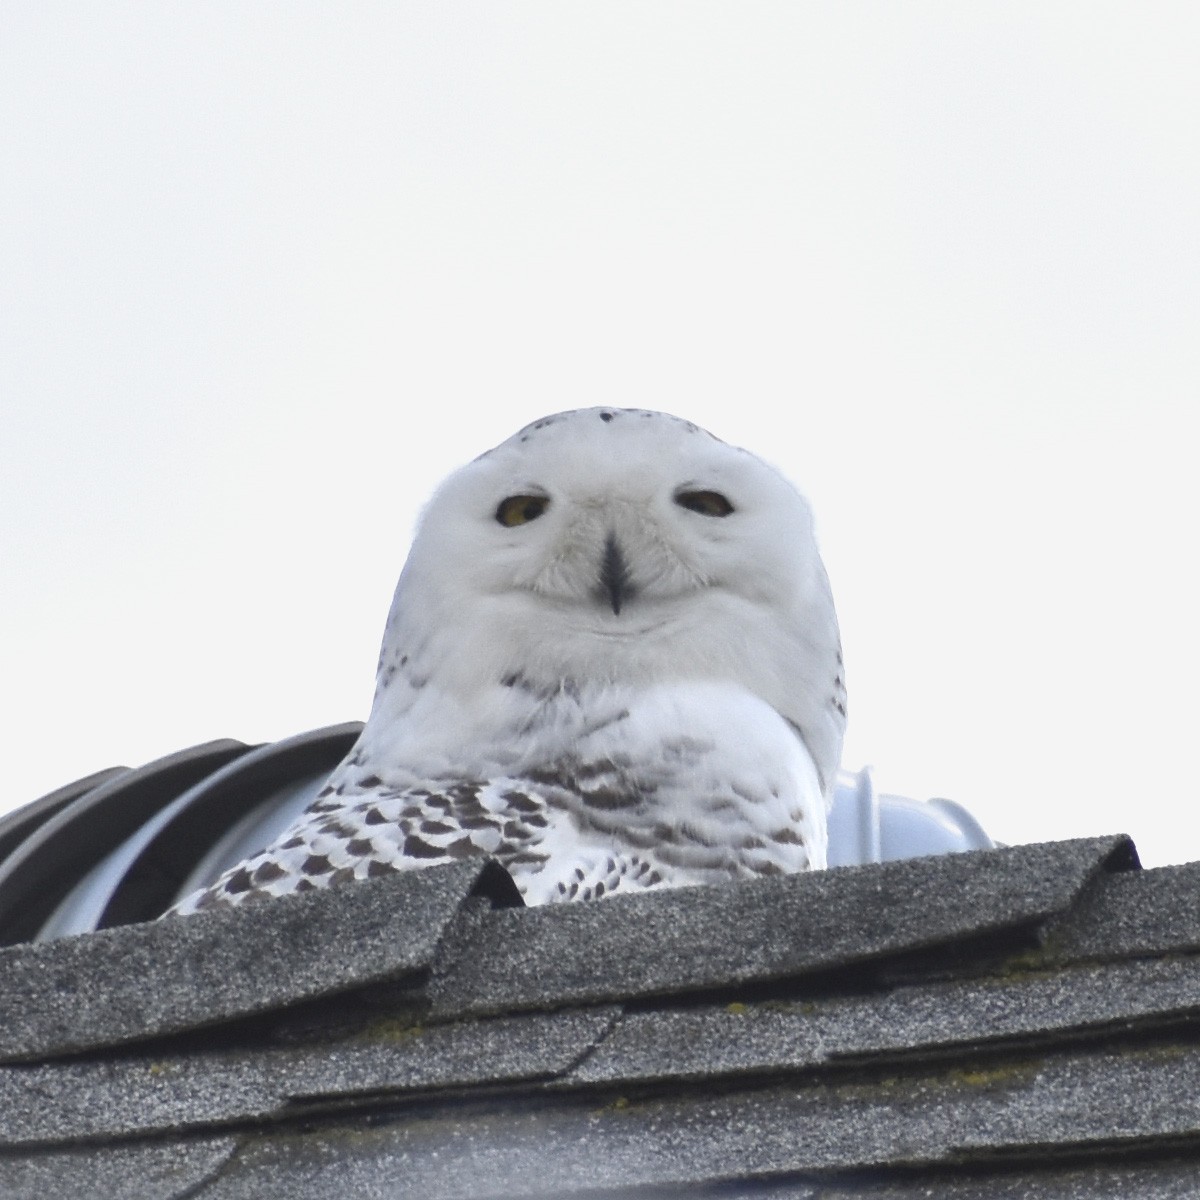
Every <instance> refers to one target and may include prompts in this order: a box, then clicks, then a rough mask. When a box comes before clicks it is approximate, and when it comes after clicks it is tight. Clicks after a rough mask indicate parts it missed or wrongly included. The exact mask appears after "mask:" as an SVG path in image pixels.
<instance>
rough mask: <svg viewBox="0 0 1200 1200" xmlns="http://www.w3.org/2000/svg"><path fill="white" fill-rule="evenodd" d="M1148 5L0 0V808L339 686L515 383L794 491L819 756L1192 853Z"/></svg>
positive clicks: (1183, 435) (236, 727)
mask: <svg viewBox="0 0 1200 1200" xmlns="http://www.w3.org/2000/svg"><path fill="white" fill-rule="evenodd" d="M1195 12H1196V10H1195V6H1194V4H1191V3H1180V4H1167V3H1153V2H1146V0H1142V2H1140V3H1137V4H1130V3H1123V4H1106V3H1098V2H1088V3H1082V2H1081V3H1054V2H1046V0H1037V2H1030V3H1021V2H1017V0H1004V2H1003V3H995V4H993V3H983V2H980V0H972V2H971V3H970V4H962V3H957V2H955V3H901V4H897V3H894V2H893V0H888V2H886V3H872V2H864V3H853V2H850V3H848V2H845V0H836V2H830V3H798V2H796V0H788V2H785V3H767V2H755V0H737V2H732V0H731V2H729V3H723V4H712V3H701V2H699V0H685V2H681V3H665V2H661V0H635V2H633V3H623V2H619V0H589V2H587V3H579V2H575V0H545V2H543V3H502V2H496V0H488V2H480V3H455V2H451V0H438V2H436V3H416V2H413V0H405V2H404V3H394V2H387V3H383V2H381V3H370V2H365V0H363V2H346V0H337V2H336V3H335V2H334V0H327V2H326V3H303V2H301V0H288V2H287V3H265V2H258V0H207V2H206V0H197V2H196V3H188V4H175V3H163V2H158V0H155V2H153V3H129V2H124V0H105V3H103V4H96V3H90V2H78V3H56V2H54V0H38V2H37V3H32V2H30V3H17V2H14V0H7V2H4V3H0V24H2V32H0V339H2V347H0V672H2V674H0V739H2V744H0V750H2V753H3V759H2V768H0V769H2V778H3V784H2V786H0V809H4V808H8V807H12V806H15V805H18V804H21V803H24V802H26V801H28V800H31V799H33V798H35V797H37V796H39V795H41V794H42V793H44V792H46V791H49V790H51V789H52V788H54V787H56V786H58V785H59V784H62V783H65V782H67V781H69V780H71V779H74V778H76V777H78V776H81V775H84V774H88V773H90V772H92V771H94V770H97V769H99V768H101V767H104V766H108V765H111V764H113V763H125V764H130V765H136V764H140V763H142V762H145V761H146V760H148V759H152V758H154V757H157V756H159V755H161V754H164V753H168V752H170V751H173V750H176V749H180V748H182V747H184V746H188V745H191V744H194V743H197V742H202V741H206V740H208V739H210V738H215V737H219V736H234V737H238V738H241V739H243V740H246V741H261V740H267V739H276V738H280V737H285V736H288V735H290V734H293V733H297V732H300V731H302V730H304V729H308V728H312V727H315V726H319V725H324V724H328V723H332V722H337V721H342V720H347V719H351V718H356V717H357V718H361V717H364V716H365V715H366V712H367V708H368V705H369V701H370V696H371V692H372V687H373V672H374V662H375V655H376V650H377V644H378V637H379V633H380V630H381V628H382V623H383V618H384V615H385V613H386V610H387V607H388V603H389V601H390V597H391V590H392V587H393V584H394V581H395V577H396V575H397V573H398V571H399V568H400V566H401V564H402V562H403V559H404V556H405V552H406V548H407V545H408V541H409V538H410V534H411V530H412V526H413V522H414V520H415V517H416V515H417V513H418V511H419V508H420V505H421V503H422V502H423V500H424V499H425V498H426V497H427V495H428V493H429V491H430V490H431V489H432V487H433V486H434V484H435V483H436V481H437V480H438V479H439V478H440V477H441V476H442V475H444V474H445V473H446V472H447V471H448V470H450V469H451V468H453V467H454V466H456V465H457V464H459V463H460V462H463V461H465V460H466V459H468V458H470V457H473V456H474V455H475V454H477V453H479V452H480V451H482V450H484V449H486V448H487V447H488V446H490V445H492V444H494V443H495V442H498V441H500V440H502V439H503V438H504V437H506V436H508V435H509V434H510V433H512V432H514V431H515V430H516V429H517V428H518V427H519V426H520V425H522V424H523V423H525V422H527V421H529V420H531V419H533V418H536V417H538V416H540V415H542V414H544V413H547V412H553V411H556V410H559V409H563V408H573V407H578V406H582V405H590V404H597V403H604V404H616V405H630V406H643V407H656V408H664V409H667V410H669V411H673V412H675V413H678V414H680V415H682V416H686V417H689V418H691V419H693V420H695V421H697V422H699V423H700V424H703V425H705V426H706V427H708V428H709V429H711V430H712V431H713V432H714V433H716V434H718V435H719V436H721V437H723V438H725V439H726V440H728V441H732V442H735V443H738V444H741V445H744V446H747V447H748V448H750V449H752V450H755V451H757V452H758V453H760V454H761V455H762V456H764V457H766V458H768V459H769V460H771V461H773V462H774V463H776V464H777V465H779V466H780V467H781V468H782V469H783V470H784V471H785V472H786V473H787V474H788V475H789V476H791V477H792V478H793V479H794V480H796V481H797V483H798V484H799V485H800V486H801V488H802V489H803V490H804V491H806V492H807V493H808V495H809V496H810V498H811V499H812V501H813V504H814V507H815V509H816V512H817V519H818V529H819V533H820V536H821V541H822V545H823V548H824V553H825V558H826V562H827V565H828V567H829V572H830V575H831V577H832V580H833V584H834V590H835V594H836V597H837V600H838V604H839V610H840V614H841V620H842V630H843V638H844V642H845V648H846V661H847V669H848V680H849V686H850V731H849V735H848V739H847V742H846V752H845V763H846V765H847V766H850V767H857V766H860V765H862V764H863V763H866V762H869V763H872V764H874V765H875V767H876V777H877V781H878V783H879V784H880V786H881V787H882V788H883V789H884V790H888V791H896V792H901V793H907V794H909V795H914V796H920V797H924V796H930V795H945V796H950V797H953V798H955V799H957V800H959V801H961V802H962V803H964V804H965V805H967V807H969V808H970V809H971V810H972V811H973V812H974V813H975V814H976V815H977V816H978V817H979V818H980V820H981V821H982V822H983V824H984V825H985V827H986V828H987V829H988V830H989V832H991V833H992V834H993V835H994V836H996V837H998V838H1000V839H1002V840H1005V841H1009V842H1020V841H1034V840H1042V839H1048V838H1058V837H1069V836H1076V835H1084V834H1092V833H1109V832H1117V831H1127V832H1129V833H1132V834H1133V835H1134V837H1135V838H1136V840H1137V842H1138V845H1139V847H1140V849H1141V851H1142V856H1143V860H1144V861H1145V862H1147V863H1151V864H1156V863H1166V862H1175V861H1183V860H1192V859H1200V818H1198V817H1197V804H1196V797H1197V794H1198V791H1200V786H1198V785H1200V780H1198V779H1197V772H1196V769H1195V764H1194V754H1195V746H1196V730H1197V726H1198V718H1200V700H1198V699H1197V686H1196V678H1197V668H1198V667H1200V639H1198V637H1197V621H1196V614H1197V610H1198V608H1200V583H1198V572H1197V567H1196V540H1197V539H1196V526H1197V516H1198V510H1200V503H1198V502H1200V484H1198V482H1197V473H1196V470H1195V467H1194V461H1195V446H1196V424H1197V423H1198V420H1200V419H1198V418H1197V415H1196V412H1195V410H1196V408H1197V400H1198V397H1200V389H1198V386H1197V385H1198V383H1200V324H1198V322H1197V316H1198V308H1200V281H1198V266H1197V262H1198V259H1197V249H1198V247H1197V241H1198V235H1197V228H1198V216H1200V136H1198V135H1197V132H1196V130H1197V124H1196V113H1197V111H1200V52H1198V40H1197V26H1196V17H1195V16H1194V14H1195Z"/></svg>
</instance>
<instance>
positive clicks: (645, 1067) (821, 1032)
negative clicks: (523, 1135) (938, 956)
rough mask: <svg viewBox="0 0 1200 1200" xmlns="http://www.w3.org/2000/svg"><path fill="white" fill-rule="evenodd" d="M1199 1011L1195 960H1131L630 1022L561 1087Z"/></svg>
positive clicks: (974, 1041)
mask: <svg viewBox="0 0 1200 1200" xmlns="http://www.w3.org/2000/svg"><path fill="white" fill-rule="evenodd" d="M1198 1012H1200V961H1197V960H1196V959H1177V960H1171V961H1165V962H1162V961H1155V960H1149V961H1135V962H1129V963H1119V964H1114V965H1112V966H1107V967H1082V968H1074V969H1070V970H1064V971H1054V972H1048V971H1042V972H1037V973H1018V974H1016V975H1013V976H1000V977H992V978H985V979H980V980H965V981H953V982H946V983H931V984H925V985H916V986H910V987H903V988H898V989H896V990H894V991H891V992H889V993H886V994H882V995H881V994H878V993H872V994H870V995H867V996H851V997H833V998H829V999H808V1000H796V1001H782V1000H770V1001H766V1002H762V1003H753V1002H751V1003H740V1002H739V1003H733V1004H727V1005H710V1004H706V1005H698V1006H689V1007H686V1008H666V1009H662V1010H657V1011H648V1012H630V1013H627V1014H625V1015H624V1016H623V1017H622V1018H621V1020H620V1021H619V1022H617V1024H616V1026H615V1028H614V1029H613V1031H612V1032H611V1033H610V1034H609V1035H608V1036H607V1037H606V1038H605V1039H604V1041H603V1042H602V1043H601V1044H600V1045H599V1046H598V1047H597V1048H596V1050H595V1051H593V1053H591V1054H590V1055H589V1056H588V1057H587V1058H586V1059H584V1061H583V1062H582V1063H580V1065H579V1066H578V1067H577V1068H576V1069H575V1070H574V1071H572V1072H571V1074H570V1075H569V1076H567V1077H566V1078H565V1079H564V1080H563V1084H564V1086H571V1085H573V1084H577V1083H599V1082H603V1083H608V1084H611V1085H613V1086H625V1085H627V1084H631V1083H638V1082H642V1083H644V1082H647V1081H649V1080H655V1079H703V1078H709V1079H717V1078H719V1077H721V1076H723V1075H729V1074H734V1075H736V1074H739V1073H740V1074H747V1073H752V1072H753V1073H764V1072H782V1071H795V1070H801V1069H806V1070H811V1069H813V1068H817V1067H825V1068H838V1067H840V1068H846V1067H849V1066H851V1065H855V1064H859V1063H864V1062H871V1063H875V1062H880V1061H885V1062H892V1063H900V1062H902V1061H905V1060H919V1059H920V1058H922V1057H930V1056H934V1055H944V1054H946V1053H948V1052H950V1051H955V1052H958V1053H964V1052H970V1051H971V1050H974V1049H977V1048H984V1047H996V1046H1000V1045H1003V1046H1005V1047H1006V1048H1008V1049H1009V1050H1010V1051H1011V1052H1014V1053H1018V1052H1019V1053H1028V1052H1029V1051H1030V1050H1031V1049H1033V1048H1037V1047H1039V1046H1044V1045H1047V1044H1050V1043H1053V1042H1056V1041H1060V1040H1061V1039H1062V1038H1063V1037H1064V1036H1071V1037H1078V1036H1080V1035H1082V1034H1089V1035H1090V1036H1092V1037H1097V1036H1103V1035H1104V1034H1105V1033H1107V1032H1108V1031H1110V1030H1120V1031H1121V1032H1123V1033H1128V1032H1129V1031H1130V1030H1134V1029H1137V1028H1149V1027H1153V1026H1156V1025H1168V1024H1171V1023H1173V1022H1175V1021H1178V1020H1179V1019H1180V1018H1182V1017H1185V1016H1188V1015H1194V1014H1196V1013H1198Z"/></svg>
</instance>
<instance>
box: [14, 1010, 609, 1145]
mask: <svg viewBox="0 0 1200 1200" xmlns="http://www.w3.org/2000/svg"><path fill="white" fill-rule="evenodd" d="M617 1012H618V1010H617V1009H616V1008H612V1007H609V1008H596V1009H588V1010H586V1011H582V1012H578V1011H577V1012H561V1013H532V1014H528V1015H525V1016H521V1017H500V1018H496V1019H494V1020H487V1021H471V1022H469V1023H467V1024H465V1025H461V1026H460V1025H435V1026H430V1027H421V1026H419V1025H413V1024H411V1023H408V1022H400V1021H395V1020H389V1019H388V1018H386V1017H381V1018H380V1019H378V1020H377V1021H375V1022H374V1023H373V1024H371V1025H369V1026H368V1027H367V1028H366V1029H364V1031H363V1032H362V1033H361V1034H360V1035H358V1036H355V1037H351V1038H345V1039H342V1040H340V1041H336V1042H332V1043H331V1042H328V1041H323V1042H321V1043H320V1044H317V1045H310V1046H284V1047H280V1046H269V1045H268V1046H263V1047H258V1048H254V1049H230V1050H214V1051H209V1052H204V1051H196V1050H194V1049H193V1050H191V1051H189V1052H175V1053H170V1052H166V1053H162V1054H157V1055H133V1056H131V1057H127V1058H118V1059H112V1058H103V1059H94V1058H88V1059H84V1060H66V1061H62V1062H54V1063H49V1064H41V1063H38V1064H32V1063H21V1064H12V1065H9V1066H0V1145H6V1146H13V1145H39V1144H53V1143H67V1142H70V1141H72V1140H77V1139H93V1138H104V1137H110V1138H113V1137H128V1136H132V1135H137V1134H143V1135H144V1134H150V1133H156V1132H170V1131H172V1130H176V1129H180V1128H189V1129H196V1128H200V1127H212V1126H218V1125H229V1124H233V1123H245V1122H247V1121H261V1120H266V1119H269V1118H275V1119H281V1118H284V1117H287V1116H289V1115H294V1114H295V1112H297V1111H299V1110H300V1109H302V1108H305V1107H307V1108H316V1107H320V1106H322V1105H326V1106H327V1105H328V1104H329V1103H330V1102H333V1101H338V1100H345V1099H348V1098H353V1097H362V1096H373V1095H379V1094H384V1093H387V1094H394V1095H398V1096H399V1095H403V1094H404V1093H406V1092H414V1091H421V1090H428V1089H432V1088H440V1089H456V1088H468V1087H479V1086H496V1085H500V1084H512V1083H515V1082H518V1081H531V1080H537V1079H548V1078H552V1077H554V1076H558V1075H562V1074H564V1073H565V1072H566V1071H568V1070H569V1069H570V1068H571V1067H572V1066H573V1065H574V1064H575V1063H576V1062H578V1060H579V1059H580V1058H581V1057H583V1055H585V1054H586V1053H587V1051H588V1050H589V1049H590V1048H591V1047H592V1046H593V1045H594V1044H595V1043H596V1042H597V1041H598V1040H600V1039H601V1038H603V1036H604V1035H605V1034H606V1033H607V1031H608V1030H609V1028H610V1027H611V1026H612V1023H613V1021H614V1020H615V1019H616V1016H617Z"/></svg>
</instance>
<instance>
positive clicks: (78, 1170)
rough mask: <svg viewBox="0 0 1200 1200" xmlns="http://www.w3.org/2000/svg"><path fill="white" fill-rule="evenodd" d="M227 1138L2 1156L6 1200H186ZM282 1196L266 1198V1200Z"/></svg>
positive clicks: (230, 1142)
mask: <svg viewBox="0 0 1200 1200" xmlns="http://www.w3.org/2000/svg"><path fill="white" fill-rule="evenodd" d="M235 1146H236V1142H235V1141H234V1139H233V1138H229V1137H215V1138H190V1139H187V1140H185V1141H175V1142H139V1143H134V1144H130V1145H125V1146H94V1147H93V1146H83V1147H79V1148H78V1149H72V1150H56V1151H48V1152H47V1151H36V1152H33V1153H28V1154H5V1155H3V1156H0V1196H3V1197H4V1200H60V1198H65V1197H69V1200H184V1197H189V1196H194V1195H196V1190H195V1189H196V1188H198V1187H201V1186H202V1185H203V1184H204V1181H205V1180H207V1179H211V1178H212V1177H213V1176H214V1175H215V1173H216V1172H217V1171H218V1170H219V1169H220V1168H221V1166H222V1165H223V1164H224V1163H225V1160H226V1159H227V1158H228V1157H229V1156H230V1154H232V1153H233V1150H234V1148H235ZM272 1194H274V1195H278V1194H280V1193H271V1192H265V1193H264V1195H272Z"/></svg>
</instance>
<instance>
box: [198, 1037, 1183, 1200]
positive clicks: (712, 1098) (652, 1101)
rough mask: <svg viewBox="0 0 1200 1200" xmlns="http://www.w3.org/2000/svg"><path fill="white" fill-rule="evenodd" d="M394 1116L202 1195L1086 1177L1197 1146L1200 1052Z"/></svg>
mask: <svg viewBox="0 0 1200 1200" xmlns="http://www.w3.org/2000/svg"><path fill="white" fill-rule="evenodd" d="M395 1115H396V1120H395V1121H394V1123H391V1124H387V1123H384V1116H383V1114H377V1115H376V1117H375V1118H374V1120H373V1121H371V1122H369V1123H361V1122H360V1123H358V1124H356V1125H353V1126H342V1127H340V1128H339V1127H329V1126H326V1127H324V1128H323V1129H322V1130H320V1131H313V1132H308V1133H301V1132H297V1133H295V1134H292V1135H270V1136H266V1137H262V1138H250V1139H247V1140H246V1142H244V1143H243V1145H242V1147H241V1149H240V1150H239V1152H238V1155H237V1157H236V1159H235V1160H234V1161H233V1162H232V1163H231V1164H230V1167H229V1169H228V1170H227V1171H226V1172H224V1173H223V1174H222V1176H221V1178H220V1180H218V1181H216V1182H214V1183H213V1184H212V1185H210V1186H209V1187H208V1188H206V1189H204V1190H202V1191H201V1192H200V1193H199V1195H200V1196H202V1197H204V1198H205V1200H216V1198H220V1200H232V1198H234V1197H252V1196H260V1195H265V1194H279V1193H280V1192H282V1193H284V1194H287V1195H289V1196H293V1197H296V1198H297V1200H308V1198H313V1200H315V1198H317V1197H326V1196H332V1195H333V1188H334V1187H335V1185H336V1181H337V1180H338V1179H339V1178H340V1179H342V1180H343V1181H344V1183H345V1184H346V1185H347V1187H352V1188H357V1189H359V1190H358V1191H357V1192H355V1193H354V1194H362V1195H389V1194H392V1193H389V1192H387V1191H386V1190H384V1188H385V1186H386V1181H387V1180H389V1179H390V1180H392V1181H396V1180H403V1188H404V1194H409V1195H419V1196H423V1197H430V1198H431V1200H432V1198H435V1197H436V1198H440V1200H451V1198H455V1200H457V1198H470V1200H484V1198H486V1197H496V1198H497V1200H499V1198H501V1197H503V1198H504V1200H515V1198H517V1197H522V1196H530V1197H533V1196H565V1195H570V1194H573V1193H574V1192H576V1191H586V1192H587V1194H591V1193H593V1192H594V1193H596V1194H604V1193H605V1192H607V1191H613V1192H617V1191H619V1190H620V1189H634V1188H643V1189H646V1190H647V1191H650V1190H651V1189H653V1188H655V1187H676V1188H685V1189H695V1190H699V1189H701V1188H703V1187H705V1186H715V1185H717V1184H719V1183H722V1182H730V1183H734V1182H736V1181H739V1180H741V1181H745V1180H749V1179H759V1180H764V1181H766V1180H770V1179H771V1178H772V1177H774V1178H776V1179H780V1178H787V1177H796V1176H800V1177H801V1178H806V1177H812V1176H833V1177H834V1178H836V1177H837V1175H838V1174H841V1175H843V1176H846V1175H849V1174H850V1173H851V1172H855V1173H858V1172H868V1173H871V1174H873V1175H874V1177H875V1179H876V1180H877V1181H878V1180H880V1179H881V1178H882V1177H883V1175H884V1173H885V1172H888V1171H893V1172H894V1171H901V1170H904V1171H907V1170H913V1169H915V1168H918V1167H931V1168H934V1169H937V1170H941V1169H942V1168H956V1169H958V1170H960V1171H961V1170H962V1168H964V1167H966V1166H967V1165H969V1164H971V1165H975V1166H977V1167H980V1168H989V1169H993V1170H994V1169H997V1168H1002V1167H1003V1166H1004V1165H1005V1163H1006V1162H1009V1161H1011V1159H1012V1157H1013V1156H1014V1155H1018V1156H1024V1158H1025V1159H1028V1158H1029V1157H1030V1156H1031V1155H1032V1154H1033V1153H1036V1154H1037V1155H1038V1156H1045V1155H1050V1156H1051V1158H1053V1156H1054V1155H1055V1154H1064V1153H1069V1154H1073V1155H1090V1156H1091V1157H1092V1160H1093V1161H1095V1156H1096V1155H1098V1154H1104V1153H1112V1152H1114V1151H1115V1150H1118V1149H1119V1148H1120V1147H1121V1145H1122V1143H1129V1144H1132V1143H1133V1142H1134V1141H1135V1139H1146V1140H1147V1142H1148V1144H1150V1145H1154V1144H1158V1145H1162V1144H1164V1143H1169V1142H1170V1141H1171V1140H1172V1139H1179V1138H1183V1137H1188V1138H1192V1139H1194V1138H1196V1137H1197V1135H1198V1134H1200V1052H1198V1051H1197V1050H1196V1049H1195V1048H1193V1047H1190V1046H1179V1045H1174V1046H1164V1047H1142V1048H1131V1049H1125V1050H1120V1051H1117V1050H1114V1051H1090V1052H1084V1053H1080V1054H1077V1055H1069V1056H1049V1057H1046V1058H1043V1059H1038V1058H1033V1059H1028V1060H1023V1061H1022V1060H1017V1061H1004V1062H1000V1063H998V1064H992V1065H987V1064H984V1063H981V1064H978V1065H975V1066H969V1067H961V1066H956V1067H953V1068H948V1069H944V1070H941V1071H938V1072H928V1073H925V1074H921V1075H913V1076H909V1077H880V1078H877V1079H862V1080H859V1081H853V1082H844V1083H840V1084H829V1083H825V1082H820V1081H816V1082H811V1081H810V1082H809V1083H808V1084H807V1085H799V1084H797V1083H787V1084H776V1085H772V1086H766V1087H756V1088H755V1087H746V1088H743V1089H739V1090H736V1091H724V1090H721V1091H717V1090H712V1089H707V1090H706V1089H701V1090H689V1091H685V1092H675V1093H672V1094H670V1095H669V1096H667V1097H665V1098H654V1097H653V1096H647V1097H639V1096H637V1095H633V1096H622V1095H610V1096H609V1097H608V1099H607V1102H605V1101H603V1100H602V1099H600V1098H598V1097H597V1096H595V1095H589V1096H587V1097H585V1098H581V1099H580V1101H579V1102H577V1103H575V1104H573V1105H568V1104H565V1103H560V1104H559V1105H556V1106H554V1107H548V1106H546V1105H543V1104H538V1103H533V1102H528V1103H525V1104H520V1103H517V1102H515V1101H513V1100H511V1099H508V1100H506V1101H505V1102H504V1103H503V1104H502V1105H499V1104H495V1103H493V1104H488V1103H487V1102H486V1100H484V1099H482V1098H480V1099H477V1100H476V1102H475V1103H474V1104H472V1105H470V1106H469V1107H465V1108H464V1107H457V1108H453V1109H447V1108H446V1107H444V1106H436V1105H430V1106H423V1107H422V1108H421V1109H420V1110H407V1111H405V1112H404V1113H403V1114H400V1113H397V1114H395ZM373 1188H374V1189H375V1190H372V1189H373ZM634 1194H635V1195H636V1194H637V1193H636V1192H635V1193H634ZM916 1194H920V1193H916ZM931 1194H933V1195H938V1194H940V1193H938V1191H937V1190H936V1188H935V1189H934V1190H933V1191H932V1193H931ZM968 1194H969V1193H968ZM985 1194H986V1193H985ZM1050 1194H1053V1193H1050ZM1068 1194H1069V1193H1068Z"/></svg>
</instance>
